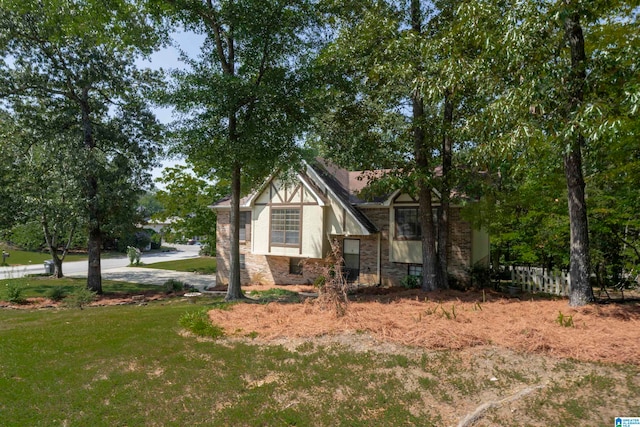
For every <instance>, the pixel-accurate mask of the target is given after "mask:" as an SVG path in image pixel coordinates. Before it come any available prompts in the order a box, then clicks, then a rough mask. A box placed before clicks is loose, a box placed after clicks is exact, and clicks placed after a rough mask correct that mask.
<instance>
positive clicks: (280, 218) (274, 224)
mask: <svg viewBox="0 0 640 427" xmlns="http://www.w3.org/2000/svg"><path fill="white" fill-rule="evenodd" d="M271 243H272V244H285V245H299V244H300V209H273V210H272V211H271Z"/></svg>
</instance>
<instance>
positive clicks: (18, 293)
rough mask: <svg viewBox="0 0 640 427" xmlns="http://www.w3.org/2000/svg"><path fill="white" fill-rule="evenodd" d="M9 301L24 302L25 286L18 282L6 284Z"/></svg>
mask: <svg viewBox="0 0 640 427" xmlns="http://www.w3.org/2000/svg"><path fill="white" fill-rule="evenodd" d="M5 291H6V295H7V301H9V302H10V303H13V304H22V303H24V302H25V299H24V297H23V291H24V288H23V287H22V286H20V285H18V284H16V283H13V282H9V283H7V284H6V285H5Z"/></svg>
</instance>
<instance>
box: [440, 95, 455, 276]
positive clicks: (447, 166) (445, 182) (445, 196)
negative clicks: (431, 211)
mask: <svg viewBox="0 0 640 427" xmlns="http://www.w3.org/2000/svg"><path fill="white" fill-rule="evenodd" d="M451 98H452V94H451V92H450V91H449V90H447V91H446V92H445V96H444V116H443V120H442V131H443V135H442V181H441V182H442V186H441V188H440V207H439V208H438V262H439V267H440V269H439V274H440V280H439V282H440V283H439V284H440V286H441V287H442V288H443V289H449V251H448V248H449V206H450V199H451V176H450V175H451V157H452V152H451V151H452V145H453V144H452V139H451V128H452V125H453V101H452V99H451Z"/></svg>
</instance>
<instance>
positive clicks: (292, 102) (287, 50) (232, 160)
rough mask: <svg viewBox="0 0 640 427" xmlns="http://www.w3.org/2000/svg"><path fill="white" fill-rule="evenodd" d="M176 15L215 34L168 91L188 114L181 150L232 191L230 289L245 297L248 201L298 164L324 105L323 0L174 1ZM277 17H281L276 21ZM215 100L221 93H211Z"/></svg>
mask: <svg viewBox="0 0 640 427" xmlns="http://www.w3.org/2000/svg"><path fill="white" fill-rule="evenodd" d="M170 4H171V5H172V9H171V10H170V14H169V19H175V20H179V21H182V22H183V23H184V25H186V26H187V27H188V28H190V29H192V30H195V31H197V32H201V33H203V34H205V35H206V37H207V38H206V40H205V43H204V45H203V46H202V47H201V55H200V57H199V59H198V60H192V61H189V62H188V65H189V66H190V68H189V69H188V70H181V71H175V72H174V73H173V75H172V77H173V80H174V82H173V83H174V84H173V87H172V88H171V90H170V91H169V92H168V93H167V94H166V96H164V101H165V103H167V104H170V105H173V106H175V108H176V110H177V111H178V112H180V113H182V114H183V116H182V117H183V118H182V120H180V121H179V122H178V123H177V126H176V127H175V130H176V132H175V134H174V141H175V149H176V151H178V152H180V153H181V154H183V155H184V156H186V159H187V162H188V163H189V164H191V165H193V166H194V170H195V171H196V173H198V174H199V175H200V176H202V177H205V178H210V179H212V180H215V181H217V182H224V183H228V185H229V187H230V190H231V219H232V221H231V262H230V266H229V272H230V277H229V287H228V292H227V298H228V299H229V300H235V299H240V298H242V291H241V289H240V260H239V255H238V253H239V250H238V248H239V233H238V228H239V225H238V221H237V220H238V219H239V211H240V210H239V200H240V196H241V193H242V192H243V191H244V192H246V191H248V190H249V189H250V188H253V187H254V186H255V185H257V184H260V183H262V181H263V180H264V179H265V178H266V177H267V176H268V175H269V174H270V173H272V172H273V171H274V170H275V169H276V168H278V167H280V166H283V165H290V164H295V163H297V160H298V159H299V150H298V143H299V138H300V137H301V136H302V135H303V134H304V132H305V131H306V128H307V124H308V121H309V116H310V114H311V113H312V112H313V110H314V107H315V106H314V104H313V103H312V102H310V101H311V97H310V94H311V93H312V92H313V90H315V89H316V87H317V86H316V85H317V83H318V82H317V80H316V79H315V76H314V75H313V68H312V66H311V64H310V61H309V57H310V56H311V55H312V54H313V53H314V42H315V41H316V40H317V39H318V38H319V37H318V35H317V33H316V32H315V31H314V30H315V29H319V28H318V27H315V28H313V27H312V25H313V24H314V21H315V19H316V15H315V13H314V12H315V11H314V5H315V2H312V1H308V0H296V1H293V2H290V1H280V0H277V1H270V2H258V1H243V2H239V3H236V2H229V1H209V2H203V3H200V2H191V1H184V0H176V1H171V2H170ZM274 22H277V23H278V24H277V25H274ZM212 99H215V100H216V102H211V100H212Z"/></svg>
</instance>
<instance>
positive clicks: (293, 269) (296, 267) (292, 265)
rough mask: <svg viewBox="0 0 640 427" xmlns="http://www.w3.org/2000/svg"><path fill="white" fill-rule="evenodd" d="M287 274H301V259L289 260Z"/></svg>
mask: <svg viewBox="0 0 640 427" xmlns="http://www.w3.org/2000/svg"><path fill="white" fill-rule="evenodd" d="M289 274H302V259H301V258H289Z"/></svg>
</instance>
